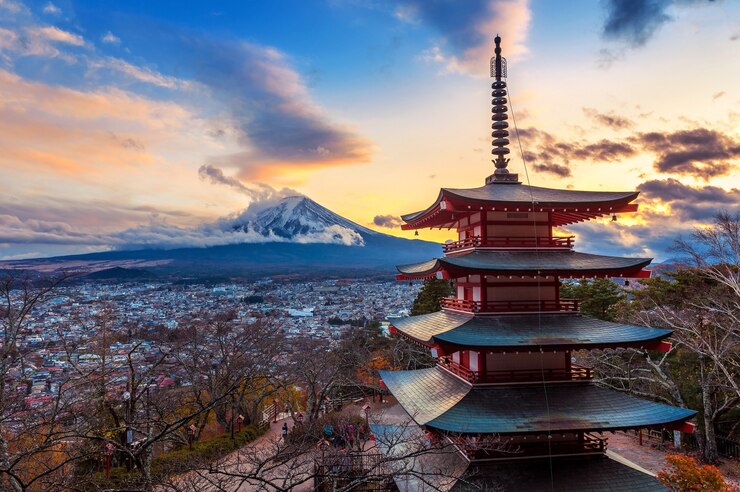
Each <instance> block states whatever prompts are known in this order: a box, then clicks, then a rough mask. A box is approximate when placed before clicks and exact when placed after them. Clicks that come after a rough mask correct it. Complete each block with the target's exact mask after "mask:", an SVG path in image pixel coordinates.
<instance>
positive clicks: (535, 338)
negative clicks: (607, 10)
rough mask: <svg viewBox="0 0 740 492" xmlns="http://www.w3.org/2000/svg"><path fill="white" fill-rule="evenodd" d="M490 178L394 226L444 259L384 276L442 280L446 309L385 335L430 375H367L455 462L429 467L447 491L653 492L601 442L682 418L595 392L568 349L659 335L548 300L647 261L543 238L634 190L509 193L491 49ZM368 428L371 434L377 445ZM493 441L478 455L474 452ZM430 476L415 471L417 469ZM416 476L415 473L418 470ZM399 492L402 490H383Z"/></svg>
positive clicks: (513, 179) (638, 273)
mask: <svg viewBox="0 0 740 492" xmlns="http://www.w3.org/2000/svg"><path fill="white" fill-rule="evenodd" d="M495 42H496V49H495V53H496V55H495V57H494V58H493V59H492V60H491V76H492V77H495V81H494V82H493V85H492V89H493V93H492V96H493V101H492V102H493V118H492V119H493V124H492V128H493V131H492V133H491V135H492V137H493V142H492V143H493V151H492V153H493V155H494V160H493V163H494V165H495V171H494V173H493V174H492V175H491V176H489V177H488V178H486V181H485V185H484V186H481V187H479V188H471V189H450V188H443V189H441V190H440V193H439V196H438V197H437V199H436V200H435V201H434V203H432V205H431V206H429V207H428V208H427V209H425V210H422V211H420V212H416V213H412V214H409V215H405V216H403V217H402V218H403V220H404V222H405V225H403V226H402V227H403V229H406V230H408V229H421V228H425V227H430V228H433V227H437V228H448V229H453V228H454V229H455V230H456V231H457V233H458V240H457V241H455V242H453V243H449V244H445V245H444V256H443V257H441V258H435V259H432V260H429V261H424V262H421V263H416V264H411V265H401V266H398V271H399V275H398V277H397V278H398V279H399V280H416V279H429V278H437V279H449V280H450V281H451V282H452V283H453V284H454V287H455V289H456V295H455V296H454V297H449V298H443V299H442V300H441V305H442V310H441V311H439V312H435V313H432V314H426V315H421V316H411V317H408V318H403V319H399V320H394V321H393V326H392V331H393V332H394V333H397V334H398V335H400V336H402V337H405V338H406V339H408V340H410V341H412V342H414V343H416V344H419V345H422V346H424V347H428V348H429V350H430V351H431V354H432V356H433V357H435V358H436V359H437V364H436V366H435V367H432V368H428V369H421V370H414V371H381V378H382V380H383V382H384V384H385V385H386V386H387V388H388V389H389V390H390V392H391V393H392V394H393V396H394V397H396V399H397V400H398V402H399V404H400V405H401V406H402V407H403V408H404V410H405V411H406V412H407V413H408V414H409V416H410V417H411V418H412V419H413V421H414V422H415V423H416V424H418V425H419V426H421V427H422V428H423V429H424V430H425V431H426V432H427V434H428V435H431V436H433V438H434V439H440V440H446V441H447V442H449V443H451V444H453V445H454V449H456V450H457V451H456V452H455V453H452V454H449V453H448V456H447V457H446V458H445V461H446V463H440V462H439V461H440V459H439V457H435V462H436V463H437V466H440V467H441V466H442V465H445V466H448V467H449V469H452V470H457V471H458V474H459V476H460V479H459V480H457V481H456V482H451V483H450V484H449V486H445V487H444V488H445V489H448V490H475V489H476V486H474V485H473V484H478V486H483V487H486V486H490V485H496V486H498V487H501V488H502V489H503V490H516V491H540V490H562V491H566V490H567V491H576V490H599V491H602V490H619V491H627V490H629V491H653V490H665V488H664V487H663V486H662V485H661V484H660V483H659V482H658V481H657V480H656V479H655V478H654V477H652V476H650V475H648V474H646V473H643V472H641V471H638V470H636V469H635V468H633V467H630V466H628V465H627V464H624V463H622V462H620V461H618V460H615V459H612V457H610V456H608V455H607V452H606V439H605V438H604V437H603V433H604V432H606V431H612V432H613V431H617V430H629V429H642V428H653V429H674V430H683V431H690V429H691V426H690V424H687V423H686V421H687V420H688V419H690V418H691V417H693V416H694V414H695V412H693V411H690V410H686V409H683V408H677V407H672V406H668V405H664V404H659V403H654V402H651V401H646V400H641V399H638V398H635V397H633V396H630V395H628V394H625V393H621V392H617V391H612V390H608V389H605V388H603V387H600V386H598V385H596V384H594V382H593V381H592V372H591V370H590V369H589V368H587V367H582V366H579V365H576V364H575V363H574V362H573V361H574V359H573V358H572V355H571V354H572V352H573V351H575V350H590V349H605V348H619V347H637V348H645V349H651V350H661V349H663V350H665V348H666V347H667V346H668V345H667V342H665V339H666V338H667V337H668V336H669V335H670V334H671V331H670V330H665V329H658V328H645V327H638V326H630V325H625V324H621V323H612V322H607V321H602V320H598V319H594V318H590V317H586V316H582V315H581V314H579V305H578V301H577V300H575V299H562V298H561V297H560V285H561V280H562V279H573V278H594V277H610V278H611V277H625V278H635V277H637V278H641V277H648V276H649V272H648V271H645V270H643V268H644V267H645V266H646V265H648V264H649V263H650V261H651V259H650V258H621V257H613V256H601V255H593V254H587V253H579V252H576V251H574V250H573V247H574V244H573V243H574V241H573V236H558V235H556V232H555V229H556V228H557V227H559V226H565V225H568V224H573V223H576V222H581V221H586V220H590V219H593V218H596V217H600V216H610V215H614V214H617V213H625V212H635V211H636V210H637V205H636V204H634V203H632V202H633V201H634V200H635V199H636V198H637V194H638V193H637V192H600V191H572V190H558V189H550V188H540V187H535V186H528V185H525V184H522V183H521V182H520V181H519V179H518V176H517V174H513V173H511V172H509V170H508V169H507V165H508V163H509V159H508V158H507V157H506V156H507V154H509V148H508V145H509V131H508V127H509V124H508V121H507V120H508V114H507V91H506V82H505V81H504V79H505V78H506V60H505V59H504V58H503V57H501V46H500V42H501V39H500V38H499V37H498V36H497V37H496V39H495ZM377 429H378V428H377V427H376V429H375V431H376V434H377ZM490 442H496V443H498V444H499V445H497V446H490V445H483V444H482V443H490ZM429 466H431V465H427V467H429ZM427 469H429V468H427ZM397 485H398V486H399V488H400V489H401V490H417V489H419V488H420V487H419V484H418V483H416V484H415V483H414V481H413V480H412V481H402V480H401V479H399V480H397Z"/></svg>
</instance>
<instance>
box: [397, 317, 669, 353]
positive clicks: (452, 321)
mask: <svg viewBox="0 0 740 492" xmlns="http://www.w3.org/2000/svg"><path fill="white" fill-rule="evenodd" d="M392 326H393V328H395V330H396V331H397V332H399V333H400V334H401V335H402V336H404V337H406V338H408V339H410V340H412V341H414V342H416V343H419V344H421V345H425V346H427V347H433V346H439V347H442V348H444V349H445V352H454V351H457V350H464V349H487V350H491V351H506V350H539V349H540V348H543V349H545V350H565V349H573V348H581V349H597V348H618V347H625V348H626V347H636V348H639V347H644V348H657V346H658V344H659V343H660V341H661V340H664V339H665V338H667V337H669V336H670V335H671V333H672V331H671V330H667V329H663V328H648V327H641V326H633V325H625V324H621V323H612V322H609V321H602V320H598V319H595V318H589V317H587V316H580V315H577V314H542V315H538V314H516V315H506V314H504V315H499V316H468V315H464V314H453V313H448V312H445V311H438V312H436V313H431V314H423V315H420V316H411V317H408V318H400V319H397V320H394V321H393V322H392Z"/></svg>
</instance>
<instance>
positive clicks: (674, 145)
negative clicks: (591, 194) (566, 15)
mask: <svg viewBox="0 0 740 492" xmlns="http://www.w3.org/2000/svg"><path fill="white" fill-rule="evenodd" d="M593 114H595V115H597V117H600V116H605V117H607V118H618V117H616V116H614V115H610V114H608V113H599V112H596V111H595V110H594V112H593ZM617 125H619V126H621V125H622V123H617ZM519 137H520V138H521V139H522V142H523V143H524V147H525V148H526V149H529V150H527V151H525V153H524V156H525V159H526V160H527V161H528V162H529V163H532V164H533V165H534V169H536V170H538V171H544V172H549V173H551V174H555V175H559V176H563V177H566V176H569V175H570V173H569V171H568V169H567V167H566V166H567V165H569V164H570V163H571V162H572V161H590V162H618V161H620V160H622V159H627V158H631V157H635V156H637V155H639V154H643V153H648V154H654V155H655V158H654V161H653V167H654V168H655V170H657V171H659V172H661V173H666V174H675V175H685V176H694V177H697V178H700V179H704V180H708V179H710V178H712V177H717V176H725V175H727V174H730V173H731V172H732V171H733V170H735V169H737V165H736V164H735V162H736V161H737V160H738V159H740V140H738V139H737V138H736V137H734V136H732V135H730V134H725V133H723V132H721V131H719V130H711V129H706V128H695V129H689V130H678V131H674V132H660V131H655V132H633V133H631V134H629V135H627V136H625V137H624V138H622V139H621V140H619V141H617V140H610V139H601V140H599V141H597V142H588V141H583V140H574V141H562V140H558V139H557V138H556V137H555V136H553V135H551V134H549V133H547V132H544V131H542V130H537V129H534V128H522V129H520V130H519Z"/></svg>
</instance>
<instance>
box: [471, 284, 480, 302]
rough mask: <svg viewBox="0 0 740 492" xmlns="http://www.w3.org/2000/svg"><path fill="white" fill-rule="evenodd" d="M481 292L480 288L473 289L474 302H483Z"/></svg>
mask: <svg viewBox="0 0 740 492" xmlns="http://www.w3.org/2000/svg"><path fill="white" fill-rule="evenodd" d="M480 291H481V289H480V287H473V297H472V300H473V301H476V302H480V301H481V297H480Z"/></svg>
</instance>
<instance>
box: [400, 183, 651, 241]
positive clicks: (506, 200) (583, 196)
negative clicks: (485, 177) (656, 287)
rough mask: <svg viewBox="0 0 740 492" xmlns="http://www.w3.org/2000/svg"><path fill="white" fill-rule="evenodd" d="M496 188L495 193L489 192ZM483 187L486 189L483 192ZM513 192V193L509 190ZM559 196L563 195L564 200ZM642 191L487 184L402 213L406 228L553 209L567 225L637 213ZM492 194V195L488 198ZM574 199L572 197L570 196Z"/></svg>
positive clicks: (445, 192)
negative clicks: (489, 213) (469, 217)
mask: <svg viewBox="0 0 740 492" xmlns="http://www.w3.org/2000/svg"><path fill="white" fill-rule="evenodd" d="M489 189H490V190H494V192H493V193H492V192H487V191H489ZM530 189H531V190H533V193H534V194H535V195H538V194H539V195H541V194H543V193H544V194H545V195H548V198H549V199H544V200H538V199H537V196H535V200H534V204H533V203H532V199H531V198H530V196H529V192H528V190H530ZM481 190H483V191H481ZM502 190H504V191H507V192H510V191H512V190H514V191H518V193H516V195H518V196H501V197H500V198H498V199H497V198H493V197H494V195H495V191H502ZM505 195H511V193H505ZM558 195H562V197H561V198H560V199H557V198H558ZM638 195H639V192H588V191H572V190H554V189H549V188H539V187H535V186H532V187H527V186H525V185H514V186H512V185H510V184H507V185H496V184H494V185H486V186H484V187H481V188H473V189H469V190H465V189H451V188H442V189H440V192H439V195H438V196H437V199H436V200H435V201H434V203H432V205H430V206H429V207H428V208H427V209H425V210H421V211H419V212H414V213H410V214H406V215H402V216H401V219H402V220H403V221H404V222H406V224H404V225H402V226H401V229H403V230H411V229H424V228H427V227H429V228H432V227H439V228H451V227H455V226H456V223H457V221H458V220H459V219H460V218H462V217H463V216H465V215H468V214H472V213H476V212H479V211H481V210H485V211H501V212H514V211H517V212H533V211H534V212H551V213H552V220H553V225H555V226H564V225H568V224H574V223H577V222H583V221H586V220H591V219H593V218H596V217H600V216H603V215H609V214H612V213H626V212H636V211H637V205H636V204H631V203H630V202H632V201H633V200H635V199H636V198H637V196H638ZM487 196H488V198H487ZM568 198H570V199H568Z"/></svg>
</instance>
